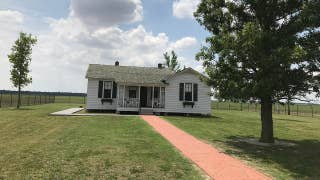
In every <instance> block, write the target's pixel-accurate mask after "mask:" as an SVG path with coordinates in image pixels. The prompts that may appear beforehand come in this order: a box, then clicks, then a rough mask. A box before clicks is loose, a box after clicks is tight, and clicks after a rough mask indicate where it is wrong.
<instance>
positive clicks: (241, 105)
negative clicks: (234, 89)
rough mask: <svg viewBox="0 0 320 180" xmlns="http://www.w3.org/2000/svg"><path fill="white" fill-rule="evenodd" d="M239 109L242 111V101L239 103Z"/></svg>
mask: <svg viewBox="0 0 320 180" xmlns="http://www.w3.org/2000/svg"><path fill="white" fill-rule="evenodd" d="M240 111H242V102H241V103H240Z"/></svg>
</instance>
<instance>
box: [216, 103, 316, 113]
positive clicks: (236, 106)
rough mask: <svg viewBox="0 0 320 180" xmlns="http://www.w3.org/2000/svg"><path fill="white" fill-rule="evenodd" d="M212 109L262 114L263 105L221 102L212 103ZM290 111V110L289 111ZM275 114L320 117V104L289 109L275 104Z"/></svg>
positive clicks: (273, 108) (286, 106)
mask: <svg viewBox="0 0 320 180" xmlns="http://www.w3.org/2000/svg"><path fill="white" fill-rule="evenodd" d="M211 108H212V109H217V110H230V111H231V110H236V111H251V112H260V108H261V105H260V104H259V103H235V102H228V101H227V102H219V101H213V102H212V103H211ZM288 109H289V110H288ZM272 110H273V113H275V114H286V115H288V111H289V112H290V115H295V116H308V117H320V105H319V104H291V105H290V106H289V108H288V105H286V104H279V103H275V104H273V106H272Z"/></svg>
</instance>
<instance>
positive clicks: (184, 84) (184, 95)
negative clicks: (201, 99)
mask: <svg viewBox="0 0 320 180" xmlns="http://www.w3.org/2000/svg"><path fill="white" fill-rule="evenodd" d="M186 84H191V98H192V100H191V101H187V100H186ZM183 87H184V91H183V101H186V102H194V99H193V83H188V82H187V83H183Z"/></svg>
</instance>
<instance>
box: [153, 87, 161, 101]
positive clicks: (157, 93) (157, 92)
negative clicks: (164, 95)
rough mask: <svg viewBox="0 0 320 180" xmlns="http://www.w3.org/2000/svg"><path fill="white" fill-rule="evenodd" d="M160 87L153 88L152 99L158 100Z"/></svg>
mask: <svg viewBox="0 0 320 180" xmlns="http://www.w3.org/2000/svg"><path fill="white" fill-rule="evenodd" d="M159 91H160V87H154V98H155V99H158V98H159V96H160V95H159V94H160V92H159Z"/></svg>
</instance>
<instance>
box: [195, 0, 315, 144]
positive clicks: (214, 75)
mask: <svg viewBox="0 0 320 180" xmlns="http://www.w3.org/2000/svg"><path fill="white" fill-rule="evenodd" d="M319 8H320V1H316V0H308V1H276V0H274V1H266V0H250V1H249V0H243V1H227V0H201V2H200V4H199V6H198V9H197V11H196V12H195V14H194V15H195V17H196V19H197V21H198V22H199V23H200V24H201V25H202V26H204V27H205V28H206V30H208V31H209V32H211V33H212V36H211V37H208V38H207V40H206V42H207V46H204V47H203V48H202V49H201V51H200V52H199V53H198V54H197V57H196V58H197V60H201V61H203V65H204V67H205V70H206V73H207V74H208V76H209V81H208V83H209V84H210V85H212V86H213V87H214V88H216V89H217V92H218V96H220V97H222V98H224V99H243V100H248V99H251V98H253V99H259V100H260V102H261V124H262V128H261V136H260V141H262V142H268V143H272V142H274V136H273V118H272V104H273V103H274V102H277V101H278V99H279V97H281V98H282V97H284V96H285V93H283V92H286V91H287V90H288V87H290V88H291V87H295V88H296V90H295V91H294V94H292V96H295V95H297V94H298V93H299V94H305V93H309V92H310V91H314V92H317V93H319V79H320V75H319V72H320V62H319V57H320V48H319V46H320V42H319V39H320V31H319V28H320V13H319ZM292 92H293V91H292Z"/></svg>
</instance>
